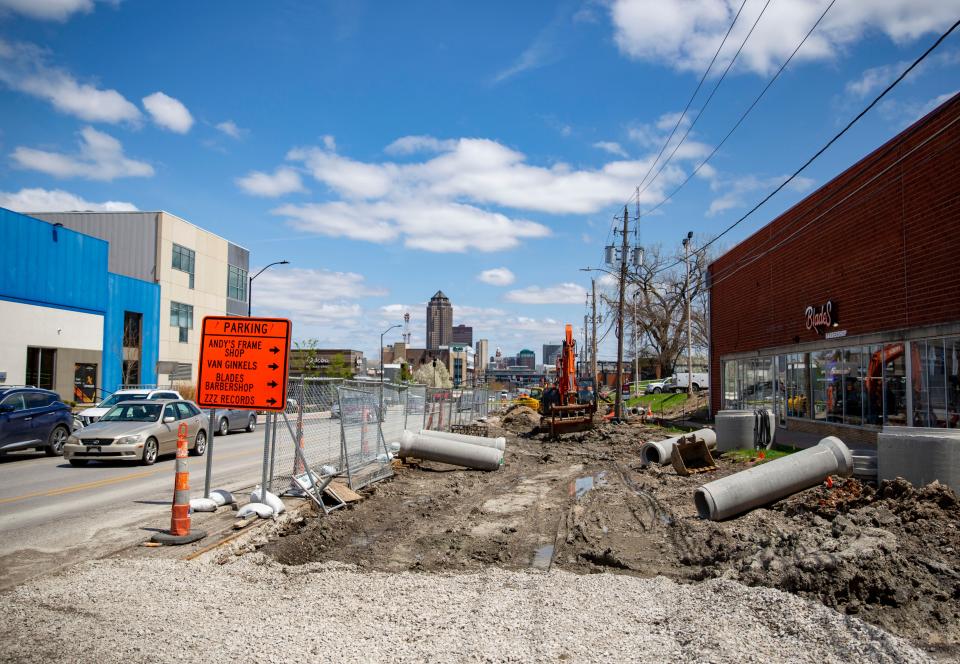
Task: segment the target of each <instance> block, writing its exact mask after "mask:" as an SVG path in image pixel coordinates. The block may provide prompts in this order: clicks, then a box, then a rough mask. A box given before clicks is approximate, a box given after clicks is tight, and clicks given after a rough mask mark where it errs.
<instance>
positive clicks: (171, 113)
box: [143, 92, 193, 134]
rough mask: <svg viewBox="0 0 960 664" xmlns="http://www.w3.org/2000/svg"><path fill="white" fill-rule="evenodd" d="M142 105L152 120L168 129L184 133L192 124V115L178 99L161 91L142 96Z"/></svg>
mask: <svg viewBox="0 0 960 664" xmlns="http://www.w3.org/2000/svg"><path fill="white" fill-rule="evenodd" d="M143 107H144V108H145V109H147V112H148V113H149V114H150V116H151V117H152V118H153V121H154V122H155V123H156V124H157V125H159V126H160V127H163V128H164V129H169V130H170V131H173V132H176V133H178V134H186V133H187V132H188V131H190V127H192V126H193V116H192V115H190V111H188V110H187V107H186V106H184V105H183V103H182V102H181V101H180V100H179V99H174V98H173V97H170V96H168V95H165V94H164V93H162V92H154V93H153V94H152V95H147V96H146V97H144V98H143Z"/></svg>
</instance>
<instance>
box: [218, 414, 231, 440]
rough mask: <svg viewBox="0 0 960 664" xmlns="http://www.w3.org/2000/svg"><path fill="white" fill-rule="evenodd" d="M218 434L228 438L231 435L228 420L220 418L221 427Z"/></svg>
mask: <svg viewBox="0 0 960 664" xmlns="http://www.w3.org/2000/svg"><path fill="white" fill-rule="evenodd" d="M217 433H218V434H220V435H221V436H226V435H227V434H228V433H230V423H229V422H227V418H225V417H221V418H220V426H219V427H217Z"/></svg>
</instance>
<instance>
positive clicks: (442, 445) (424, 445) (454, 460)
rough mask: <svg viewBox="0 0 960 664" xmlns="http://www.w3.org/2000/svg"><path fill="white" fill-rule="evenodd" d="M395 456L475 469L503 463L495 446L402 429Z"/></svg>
mask: <svg viewBox="0 0 960 664" xmlns="http://www.w3.org/2000/svg"><path fill="white" fill-rule="evenodd" d="M397 456H399V457H415V458H417V459H424V460H426V461H439V462H440V463H449V464H452V465H454V466H464V467H466V468H474V469H476V470H497V469H498V468H500V466H501V465H502V463H503V452H501V451H500V450H498V449H496V448H493V447H481V446H480V445H471V444H470V443H460V442H457V441H455V440H447V439H446V438H437V437H435V436H422V435H420V434H416V433H413V432H412V431H404V432H403V435H402V436H400V443H399V449H398V450H397Z"/></svg>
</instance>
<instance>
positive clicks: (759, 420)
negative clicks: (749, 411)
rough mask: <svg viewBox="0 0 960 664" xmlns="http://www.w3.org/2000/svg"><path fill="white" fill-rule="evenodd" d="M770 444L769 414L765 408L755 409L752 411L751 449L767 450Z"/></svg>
mask: <svg viewBox="0 0 960 664" xmlns="http://www.w3.org/2000/svg"><path fill="white" fill-rule="evenodd" d="M772 444H773V434H772V432H771V431H770V413H769V411H767V409H766V408H757V409H756V410H755V411H753V447H754V448H755V449H758V450H769V449H770V446H771V445H772Z"/></svg>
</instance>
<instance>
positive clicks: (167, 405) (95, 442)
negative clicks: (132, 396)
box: [63, 399, 208, 466]
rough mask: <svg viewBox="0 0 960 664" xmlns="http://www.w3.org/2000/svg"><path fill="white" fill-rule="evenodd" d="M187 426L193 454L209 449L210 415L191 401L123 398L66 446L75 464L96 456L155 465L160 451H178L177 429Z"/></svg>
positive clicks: (64, 454) (81, 464)
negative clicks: (131, 399) (205, 413)
mask: <svg viewBox="0 0 960 664" xmlns="http://www.w3.org/2000/svg"><path fill="white" fill-rule="evenodd" d="M183 423H186V425H187V440H188V441H189V446H190V447H189V449H190V454H192V455H194V456H203V454H204V453H205V452H206V451H207V423H208V421H207V418H206V417H205V416H204V415H203V413H202V412H201V411H200V409H199V408H197V406H196V405H195V404H193V403H192V402H190V401H184V400H182V399H180V400H176V401H173V400H161V399H138V400H136V401H122V402H120V403H118V404H117V405H116V406H114V407H113V408H111V409H110V410H108V411H107V412H106V413H105V414H104V415H103V417H101V418H100V419H99V420H97V421H96V422H94V423H93V424H91V425H90V426H88V427H84V428H83V429H80V430H79V431H77V432H76V433H75V434H74V435H72V436H70V437H69V438H68V439H67V444H66V445H64V446H63V456H64V457H66V459H67V460H68V461H69V462H70V464H71V465H73V466H85V465H86V464H87V462H88V461H91V460H95V459H103V460H112V461H139V462H140V463H142V464H143V465H145V466H149V465H152V464H153V463H154V462H155V461H156V460H157V457H158V456H160V455H161V454H168V453H171V452H176V450H177V430H178V428H179V426H180V424H183Z"/></svg>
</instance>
